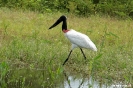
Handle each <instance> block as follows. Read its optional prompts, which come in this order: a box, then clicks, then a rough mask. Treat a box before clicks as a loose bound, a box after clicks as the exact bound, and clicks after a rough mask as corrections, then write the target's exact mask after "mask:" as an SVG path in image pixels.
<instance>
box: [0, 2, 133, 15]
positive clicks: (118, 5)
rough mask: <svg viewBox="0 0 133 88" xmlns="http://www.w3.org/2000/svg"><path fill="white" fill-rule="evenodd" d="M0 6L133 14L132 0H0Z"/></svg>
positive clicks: (41, 10) (72, 11)
mask: <svg viewBox="0 0 133 88" xmlns="http://www.w3.org/2000/svg"><path fill="white" fill-rule="evenodd" d="M0 7H8V8H15V9H19V8H21V9H24V10H25V9H29V10H32V11H39V12H42V13H43V12H53V11H64V12H71V13H75V14H78V15H83V16H88V15H89V14H96V13H99V14H107V15H110V16H119V17H127V16H131V17H132V16H133V0H0Z"/></svg>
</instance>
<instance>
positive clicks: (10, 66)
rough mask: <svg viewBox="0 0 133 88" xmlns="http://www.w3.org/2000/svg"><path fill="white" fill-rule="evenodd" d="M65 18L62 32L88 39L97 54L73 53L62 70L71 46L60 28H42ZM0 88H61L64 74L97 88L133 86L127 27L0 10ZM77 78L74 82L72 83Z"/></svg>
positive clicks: (132, 35) (97, 19)
mask: <svg viewBox="0 0 133 88" xmlns="http://www.w3.org/2000/svg"><path fill="white" fill-rule="evenodd" d="M62 14H65V15H66V16H67V18H68V28H73V29H75V30H77V31H79V32H81V33H84V34H86V35H88V36H89V37H90V38H91V40H92V41H93V42H94V43H95V44H96V46H97V48H98V52H97V53H96V52H93V51H91V50H87V49H83V50H84V52H85V54H86V57H87V60H86V61H85V60H84V58H83V56H82V54H80V53H81V52H80V50H79V49H78V48H77V49H75V50H74V51H73V53H72V55H71V58H70V59H69V61H68V62H67V63H66V64H65V66H62V63H63V61H64V60H65V59H66V57H67V55H68V53H69V50H70V47H71V44H70V42H69V41H68V40H67V39H66V38H65V37H64V35H63V32H62V31H61V25H59V26H57V27H56V28H54V29H52V30H48V28H49V27H50V26H51V24H53V22H54V21H55V20H56V19H57V18H59V17H60V16H61V15H62ZM0 16H1V17H0V86H1V88H9V87H10V88H11V87H12V88H54V87H57V88H58V87H63V86H61V85H62V83H64V80H65V77H64V71H65V72H66V73H69V75H77V74H79V73H80V75H82V78H90V77H92V78H93V79H94V80H97V81H98V82H99V83H100V84H105V83H106V84H108V85H110V84H112V83H114V82H116V83H117V82H122V83H127V84H131V85H133V84H132V83H133V25H132V24H133V21H132V20H130V19H126V20H120V19H117V18H112V17H110V16H101V15H90V16H89V17H78V16H75V15H73V14H69V13H67V14H66V13H60V12H57V13H38V12H32V11H28V10H26V11H23V10H17V11H16V10H10V9H8V8H1V9H0ZM77 78H78V77H77Z"/></svg>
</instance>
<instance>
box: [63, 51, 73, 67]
mask: <svg viewBox="0 0 133 88" xmlns="http://www.w3.org/2000/svg"><path fill="white" fill-rule="evenodd" d="M71 53H72V50H71V51H70V53H69V55H68V57H67V59H66V60H65V61H64V63H63V65H65V63H66V62H67V61H68V59H69V57H70V55H71Z"/></svg>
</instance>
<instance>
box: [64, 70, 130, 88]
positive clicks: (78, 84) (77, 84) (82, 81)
mask: <svg viewBox="0 0 133 88" xmlns="http://www.w3.org/2000/svg"><path fill="white" fill-rule="evenodd" d="M79 74H80V73H79ZM64 77H65V80H64V88H131V87H132V86H131V84H130V83H127V84H124V83H122V82H119V83H112V84H110V85H109V84H100V82H98V81H96V80H94V79H93V78H92V76H90V77H89V78H86V77H84V76H82V75H80V77H79V75H78V77H76V75H70V74H67V72H65V71H64Z"/></svg>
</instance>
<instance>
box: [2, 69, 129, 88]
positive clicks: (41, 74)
mask: <svg viewBox="0 0 133 88" xmlns="http://www.w3.org/2000/svg"><path fill="white" fill-rule="evenodd" d="M0 86H1V87H0V88H127V87H128V88H131V84H130V83H121V82H113V83H110V84H108V83H102V82H99V81H98V80H94V79H93V77H92V76H90V77H88V76H87V77H86V76H85V75H84V74H82V72H80V73H78V72H77V73H74V74H73V73H72V72H71V71H66V70H63V71H62V72H61V73H60V74H59V73H58V72H57V71H56V72H54V71H51V70H50V69H49V70H47V71H46V70H43V69H15V70H10V71H8V72H7V73H6V75H5V76H2V74H1V83H0Z"/></svg>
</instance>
